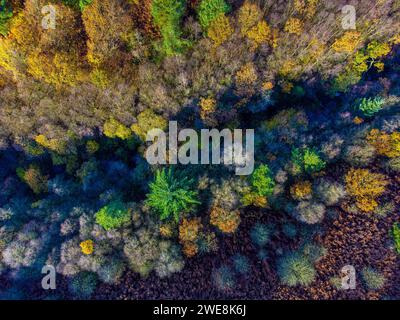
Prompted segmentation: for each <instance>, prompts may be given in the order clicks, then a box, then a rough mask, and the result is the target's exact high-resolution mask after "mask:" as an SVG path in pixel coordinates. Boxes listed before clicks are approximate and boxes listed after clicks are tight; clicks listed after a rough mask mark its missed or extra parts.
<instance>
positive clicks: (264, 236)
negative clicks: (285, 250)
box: [250, 223, 272, 247]
mask: <svg viewBox="0 0 400 320" xmlns="http://www.w3.org/2000/svg"><path fill="white" fill-rule="evenodd" d="M271 234H272V228H271V227H270V226H267V225H265V224H262V223H256V224H255V225H254V226H253V228H252V229H251V231H250V238H251V240H252V241H253V243H254V244H255V245H257V246H259V247H263V246H265V245H266V244H267V243H268V241H269V240H270V239H271Z"/></svg>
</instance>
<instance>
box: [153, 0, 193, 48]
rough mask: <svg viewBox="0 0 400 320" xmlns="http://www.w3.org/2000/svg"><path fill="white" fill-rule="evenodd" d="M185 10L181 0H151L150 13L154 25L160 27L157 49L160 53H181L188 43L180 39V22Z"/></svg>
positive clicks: (183, 2)
mask: <svg viewBox="0 0 400 320" xmlns="http://www.w3.org/2000/svg"><path fill="white" fill-rule="evenodd" d="M184 12H185V1H183V0H153V1H152V8H151V14H152V16H153V19H154V23H155V25H157V26H158V27H159V29H160V32H161V36H162V41H161V44H160V45H159V46H156V48H157V50H158V51H159V52H161V53H162V54H165V55H167V56H171V55H174V54H177V53H181V52H182V51H183V49H184V48H185V47H186V46H187V45H188V42H187V41H185V40H182V39H181V38H180V37H181V31H180V26H179V24H180V22H181V19H182V16H183V14H184Z"/></svg>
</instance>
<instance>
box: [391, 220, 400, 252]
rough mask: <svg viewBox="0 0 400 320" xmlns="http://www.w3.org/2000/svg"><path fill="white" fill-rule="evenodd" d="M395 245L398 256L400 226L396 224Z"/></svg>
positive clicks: (394, 229)
mask: <svg viewBox="0 0 400 320" xmlns="http://www.w3.org/2000/svg"><path fill="white" fill-rule="evenodd" d="M392 234H393V240H394V245H395V248H396V251H397V253H398V254H400V225H399V224H398V223H395V224H394V225H393V229H392Z"/></svg>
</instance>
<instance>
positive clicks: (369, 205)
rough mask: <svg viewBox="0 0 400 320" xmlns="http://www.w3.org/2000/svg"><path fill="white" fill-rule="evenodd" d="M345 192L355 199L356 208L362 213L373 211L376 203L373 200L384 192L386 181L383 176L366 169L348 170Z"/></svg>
mask: <svg viewBox="0 0 400 320" xmlns="http://www.w3.org/2000/svg"><path fill="white" fill-rule="evenodd" d="M345 181H346V189H347V192H348V193H349V194H350V195H351V196H353V197H355V200H356V205H357V207H358V208H359V209H360V210H362V211H364V212H370V211H373V210H374V209H375V208H376V207H377V206H378V203H377V202H376V200H375V198H377V197H379V196H380V195H382V194H383V193H384V192H385V189H386V185H387V184H388V181H387V180H386V178H385V176H384V175H382V174H379V173H373V172H371V171H369V170H368V169H354V168H352V169H350V170H349V172H347V174H346V176H345Z"/></svg>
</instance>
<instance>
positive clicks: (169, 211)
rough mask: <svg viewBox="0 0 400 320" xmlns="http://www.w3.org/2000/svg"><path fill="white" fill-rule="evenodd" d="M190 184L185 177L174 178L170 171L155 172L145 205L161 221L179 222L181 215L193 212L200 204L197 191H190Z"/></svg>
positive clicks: (190, 181)
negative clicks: (170, 219)
mask: <svg viewBox="0 0 400 320" xmlns="http://www.w3.org/2000/svg"><path fill="white" fill-rule="evenodd" d="M191 184H192V180H190V179H188V178H187V177H175V176H174V175H173V173H172V170H171V169H168V171H167V170H165V169H164V168H163V169H162V170H157V172H156V175H155V178H154V181H153V182H151V183H150V185H149V187H150V193H149V194H147V200H146V203H147V204H148V205H149V206H150V207H151V208H153V209H154V210H155V211H156V212H157V213H158V214H159V215H160V219H161V220H165V219H169V218H171V217H173V218H174V219H175V221H179V219H180V215H181V213H183V212H187V211H191V210H193V208H194V206H196V205H197V204H199V203H200V202H199V201H198V200H197V191H193V190H191V189H190V185H191Z"/></svg>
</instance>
